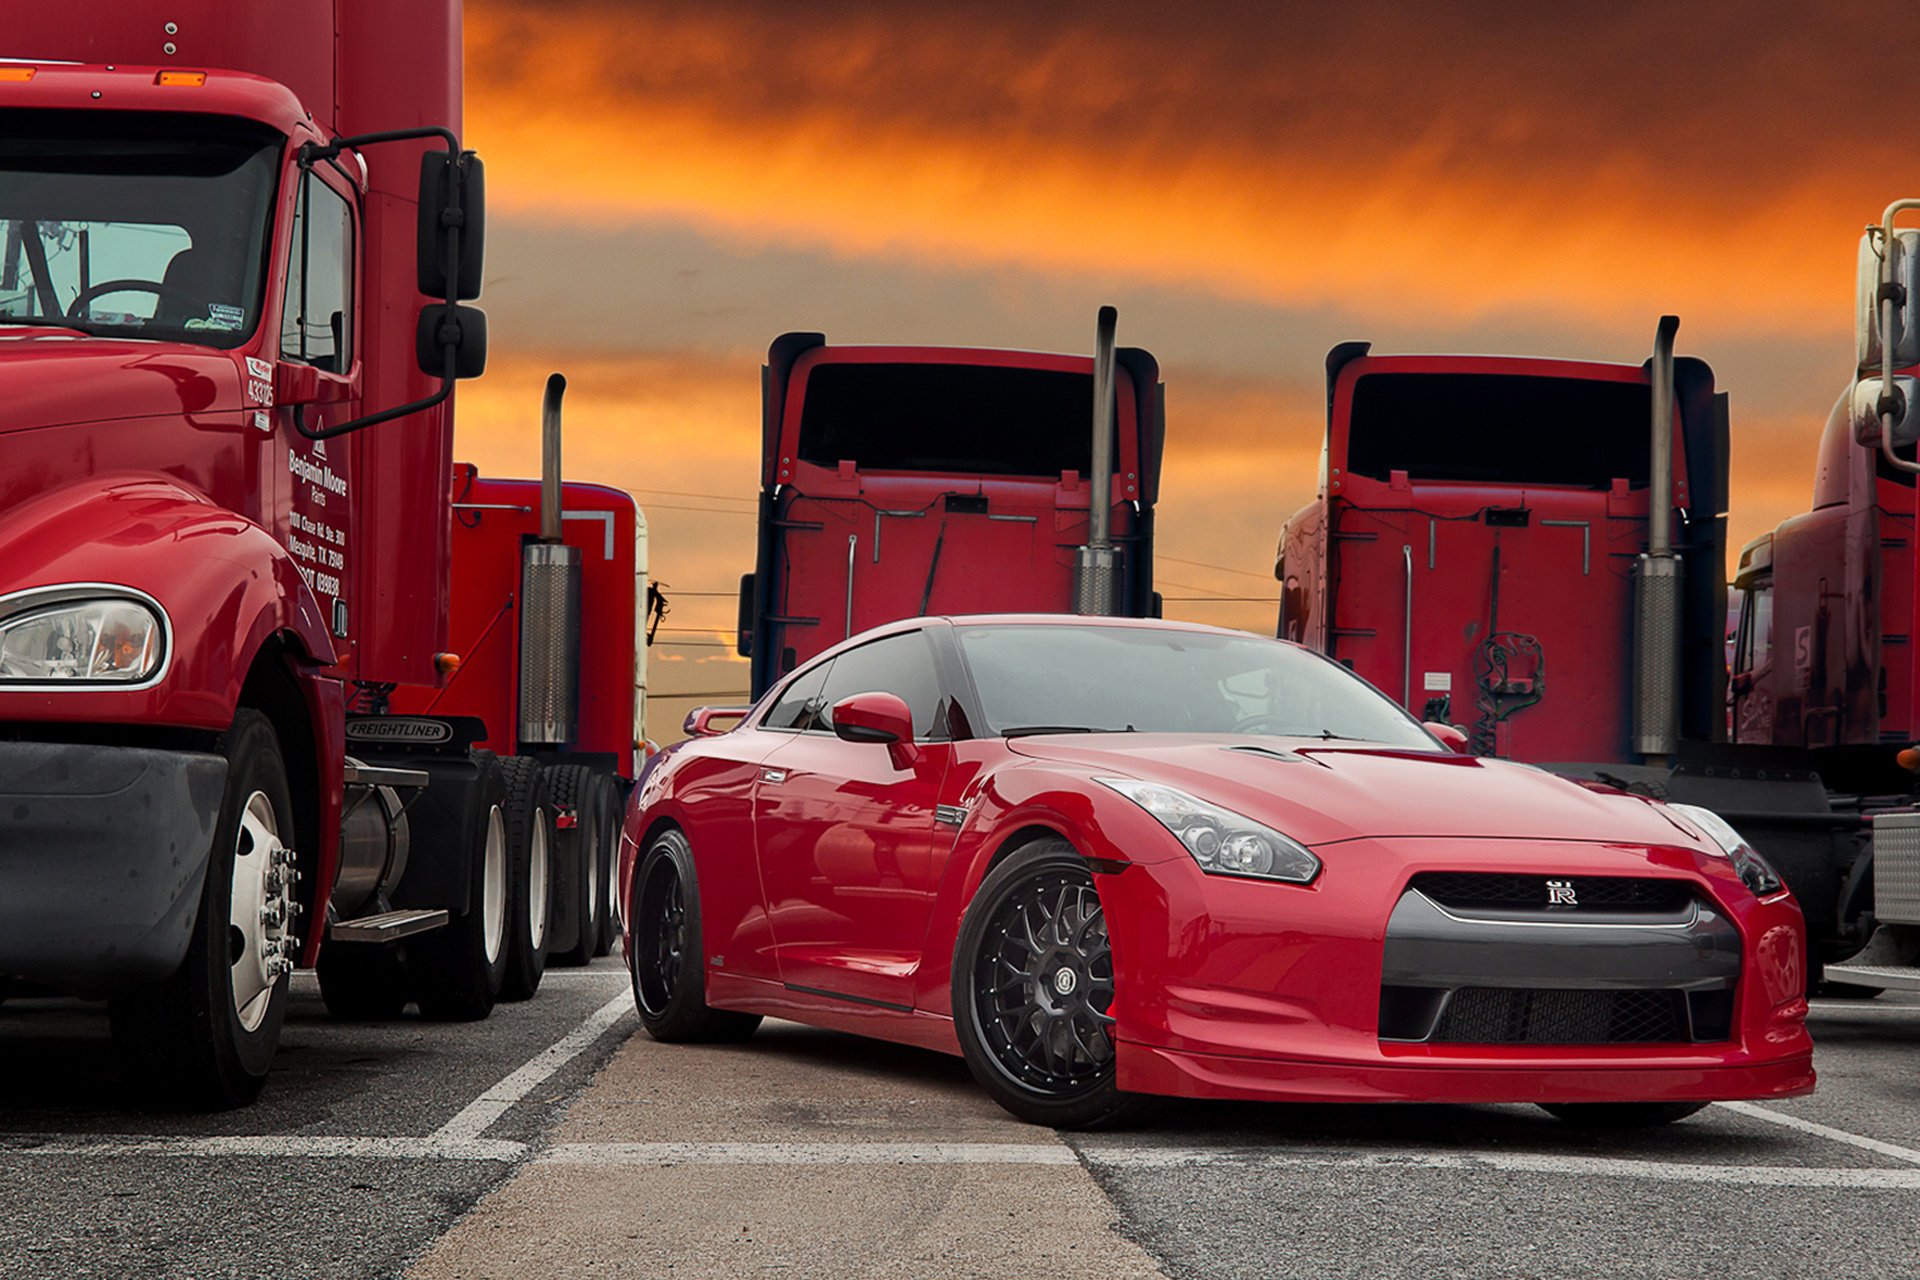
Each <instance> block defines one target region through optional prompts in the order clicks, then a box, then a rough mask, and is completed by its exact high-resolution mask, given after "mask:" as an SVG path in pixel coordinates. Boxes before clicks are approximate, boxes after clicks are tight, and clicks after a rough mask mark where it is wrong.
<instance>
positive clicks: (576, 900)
mask: <svg viewBox="0 0 1920 1280" xmlns="http://www.w3.org/2000/svg"><path fill="white" fill-rule="evenodd" d="M591 779H593V770H589V768H586V766H582V764H557V766H553V768H551V770H547V796H551V800H553V810H555V831H553V921H551V929H549V933H551V936H549V940H547V963H549V965H566V967H578V965H584V963H588V961H591V960H593V944H595V942H599V917H597V915H595V913H593V900H595V896H597V894H599V865H597V856H599V854H597V850H595V846H593V829H591V827H589V823H588V812H586V808H584V800H586V798H588V787H589V785H591ZM561 814H564V816H566V818H568V819H570V821H568V825H566V827H561V825H559V821H561V818H559V816H561Z"/></svg>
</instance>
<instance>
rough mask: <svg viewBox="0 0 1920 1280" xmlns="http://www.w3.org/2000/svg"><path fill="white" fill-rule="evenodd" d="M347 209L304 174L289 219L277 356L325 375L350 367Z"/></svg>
mask: <svg viewBox="0 0 1920 1280" xmlns="http://www.w3.org/2000/svg"><path fill="white" fill-rule="evenodd" d="M352 329H353V209H352V208H351V206H349V205H348V204H347V202H346V201H345V200H343V199H341V198H340V196H339V195H337V194H335V192H334V190H333V188H331V187H329V186H328V185H327V184H326V183H324V182H322V181H320V180H319V179H318V178H315V177H313V176H312V175H311V174H309V175H308V176H307V177H306V179H305V180H304V181H303V182H302V183H301V197H300V200H299V202H298V203H297V204H296V205H295V211H294V215H293V256H292V259H291V269H290V270H289V271H288V272H287V299H286V305H285V310H283V311H282V312H281V315H280V354H281V355H282V356H283V357H285V358H286V359H288V360H298V361H301V362H303V363H306V364H310V365H313V366H314V367H315V368H319V369H325V370H327V371H328V372H330V373H345V372H346V371H347V370H348V369H350V368H352V367H353V332H352Z"/></svg>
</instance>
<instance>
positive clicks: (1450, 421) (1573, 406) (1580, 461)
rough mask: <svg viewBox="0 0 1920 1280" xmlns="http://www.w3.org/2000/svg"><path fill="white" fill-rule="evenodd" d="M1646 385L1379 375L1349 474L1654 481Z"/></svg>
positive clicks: (1363, 388) (1595, 484) (1360, 392)
mask: <svg viewBox="0 0 1920 1280" xmlns="http://www.w3.org/2000/svg"><path fill="white" fill-rule="evenodd" d="M1652 411H1653V396H1652V392H1651V391H1650V390H1649V389H1648V387H1647V385H1646V384H1645V383H1635V382H1605V381H1601V380H1598V379H1591V378H1541V377H1528V376H1523V375H1515V374H1479V373H1370V374H1367V375H1366V376H1364V377H1362V378H1360V379H1359V380H1358V381H1356V382H1355V383H1354V384H1353V410H1352V414H1351V416H1350V418H1349V424H1350V426H1349V431H1348V436H1347V469H1348V470H1349V471H1350V472H1352V473H1353V474H1355V475H1362V476H1368V477H1371V478H1372V479H1375V480H1388V479H1391V478H1392V475H1393V473H1394V472H1395V471H1404V472H1406V473H1407V475H1408V476H1409V477H1410V478H1411V479H1414V480H1436V481H1442V482H1453V483H1461V484H1551V485H1571V486H1576V487H1579V488H1583V489H1607V488H1611V487H1612V485H1613V482H1614V481H1615V480H1616V479H1621V480H1625V481H1627V482H1628V483H1629V484H1631V485H1632V486H1633V487H1635V488H1640V487H1642V486H1644V485H1645V484H1646V483H1647V469H1648V466H1649V458H1648V455H1649V453H1650V445H1651V439H1652V430H1653V428H1652V425H1651V418H1652Z"/></svg>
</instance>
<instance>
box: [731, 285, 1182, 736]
mask: <svg viewBox="0 0 1920 1280" xmlns="http://www.w3.org/2000/svg"><path fill="white" fill-rule="evenodd" d="M1112 335H1113V315H1112V312H1111V310H1110V309H1109V310H1107V311H1104V312H1103V313H1102V317H1101V326H1100V330H1099V334H1098V338H1097V347H1096V354H1095V356H1094V358H1092V359H1089V358H1087V357H1086V356H1071V355H1045V354H1038V353H1035V352H1027V351H995V350H985V349H977V348H958V347H868V346H847V347H835V346H829V345H828V344H827V341H826V338H825V336H824V335H822V334H818V333H789V334H784V335H782V336H781V337H779V338H776V339H775V340H774V342H773V345H772V347H771V348H770V349H769V350H768V353H767V363H766V366H765V367H764V368H763V369H762V371H761V391H762V417H761V440H762V446H761V468H760V489H761V492H760V525H759V544H760V545H759V556H758V560H757V563H756V566H755V570H754V572H753V573H751V574H748V575H746V576H745V577H744V578H743V579H742V580H741V585H740V624H739V652H740V653H741V654H742V655H743V656H745V657H747V658H749V659H750V660H751V663H752V687H753V696H754V697H756V698H757V697H759V696H760V695H761V694H762V693H764V692H766V690H767V689H768V688H769V687H770V686H771V685H772V684H773V683H774V682H776V681H777V680H779V678H780V677H781V676H783V675H785V674H786V673H787V672H789V671H791V670H793V669H794V667H795V666H796V665H798V664H799V663H802V662H805V661H807V660H808V659H809V658H811V657H813V656H814V655H816V654H819V653H821V652H823V651H825V650H826V649H828V648H830V647H832V646H833V645H836V644H838V643H840V641H842V640H844V639H846V638H847V637H848V636H851V635H855V634H857V633H859V632H861V631H864V630H866V629H867V628H869V627H873V626H877V625H879V624H880V623H882V622H890V621H893V620H895V619H899V618H909V617H915V616H917V615H921V614H939V613H948V614H950V613H980V612H998V613H1009V612H1039V613H1071V612H1076V611H1078V612H1087V613H1117V614H1128V615H1132V616H1135V617H1144V616H1149V615H1157V614H1158V612H1159V608H1158V603H1157V599H1156V597H1155V595H1154V591H1153V506H1154V502H1155V500H1156V498H1157V496H1158V492H1159V483H1160V457H1161V448H1162V445H1163V443H1164V440H1165V425H1164V422H1165V388H1164V385H1163V384H1162V383H1161V381H1160V370H1159V365H1158V364H1157V363H1156V362H1155V361H1154V358H1153V357H1152V356H1151V355H1149V354H1148V353H1147V352H1145V351H1141V350H1139V349H1137V348H1130V347H1123V348H1119V349H1118V350H1115V349H1114V348H1113V345H1112ZM1103 404H1104V405H1105V406H1106V408H1105V411H1104V414H1102V412H1101V411H1100V410H1099V409H1097V408H1096V406H1097V405H1103ZM1090 410H1092V412H1090ZM1103 416H1104V418H1105V419H1106V420H1107V421H1108V422H1109V423H1111V424H1112V426H1111V429H1110V430H1109V431H1108V432H1106V433H1104V436H1105V443H1106V444H1107V445H1108V446H1109V447H1108V449H1106V450H1101V449H1099V448H1097V442H1100V441H1101V439H1102V434H1103V433H1100V432H1096V431H1094V430H1092V429H1091V426H1090V424H1091V423H1093V422H1095V421H1098V420H1100V419H1101V417H1103ZM1103 454H1104V456H1101V455H1103ZM1101 474H1105V475H1106V476H1107V477H1108V479H1107V481H1106V483H1104V484H1102V483H1101V482H1100V481H1099V479H1098V478H1097V477H1098V476H1099V475H1101ZM1102 490H1104V491H1105V492H1104V496H1103V497H1100V498H1096V497H1095V495H1096V494H1098V493H1100V492H1101V491H1102ZM1103 519H1104V521H1105V524H1106V527H1105V529H1104V530H1103V529H1102V528H1101V527H1100V525H1101V523H1102V521H1103ZM1102 544H1104V545H1102ZM696 714H698V713H696Z"/></svg>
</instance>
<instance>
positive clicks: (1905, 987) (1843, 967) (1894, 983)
mask: <svg viewBox="0 0 1920 1280" xmlns="http://www.w3.org/2000/svg"><path fill="white" fill-rule="evenodd" d="M1821 973H1822V975H1823V976H1824V977H1825V978H1826V980H1827V981H1828V982H1851V983H1853V984H1855V985H1856V986H1862V987H1879V988H1880V989H1882V990H1883V991H1920V965H1910V964H1830V965H1828V966H1826V968H1824V969H1823V970H1821Z"/></svg>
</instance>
